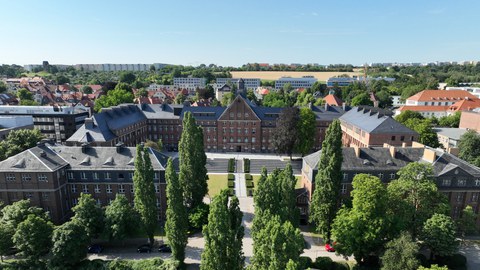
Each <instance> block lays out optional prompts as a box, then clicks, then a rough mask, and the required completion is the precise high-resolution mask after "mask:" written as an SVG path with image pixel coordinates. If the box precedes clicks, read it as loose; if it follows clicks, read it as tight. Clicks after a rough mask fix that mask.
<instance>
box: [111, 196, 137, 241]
mask: <svg viewBox="0 0 480 270" xmlns="http://www.w3.org/2000/svg"><path fill="white" fill-rule="evenodd" d="M136 217H137V213H136V212H135V210H134V209H133V208H132V206H131V205H130V202H129V201H128V199H127V197H125V195H124V194H117V195H116V197H115V200H113V201H112V202H111V203H110V204H109V205H108V206H107V207H106V208H105V228H104V232H105V235H106V236H107V237H108V239H109V240H124V239H125V238H127V237H129V236H131V235H133V233H134V232H135V231H136V227H137V224H138V221H137V218H136Z"/></svg>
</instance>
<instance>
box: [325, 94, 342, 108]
mask: <svg viewBox="0 0 480 270" xmlns="http://www.w3.org/2000/svg"><path fill="white" fill-rule="evenodd" d="M323 100H325V104H327V105H329V106H342V104H343V101H342V100H341V99H340V98H338V97H337V96H335V95H332V94H329V95H326V96H325V97H324V98H323Z"/></svg>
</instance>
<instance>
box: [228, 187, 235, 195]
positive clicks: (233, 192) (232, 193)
mask: <svg viewBox="0 0 480 270" xmlns="http://www.w3.org/2000/svg"><path fill="white" fill-rule="evenodd" d="M228 191H229V194H228V195H229V196H233V195H235V189H233V188H229V189H228Z"/></svg>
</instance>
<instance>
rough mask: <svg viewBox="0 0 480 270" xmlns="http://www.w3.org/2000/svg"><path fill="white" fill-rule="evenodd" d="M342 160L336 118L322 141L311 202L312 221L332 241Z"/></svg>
mask: <svg viewBox="0 0 480 270" xmlns="http://www.w3.org/2000/svg"><path fill="white" fill-rule="evenodd" d="M342 162H343V154H342V129H341V127H340V121H339V120H334V121H333V122H332V123H331V124H330V126H329V127H328V129H327V133H326V136H325V140H324V141H323V143H322V152H321V155H320V161H319V162H318V173H317V175H316V176H315V190H314V191H313V196H312V202H311V204H310V205H311V214H310V221H311V222H313V223H314V224H315V226H316V227H315V229H316V231H317V232H318V233H320V234H321V235H322V237H323V238H324V239H325V240H326V241H330V238H331V226H332V223H333V219H334V218H335V215H336V213H337V210H338V201H339V191H340V185H341V181H342V172H341V169H342Z"/></svg>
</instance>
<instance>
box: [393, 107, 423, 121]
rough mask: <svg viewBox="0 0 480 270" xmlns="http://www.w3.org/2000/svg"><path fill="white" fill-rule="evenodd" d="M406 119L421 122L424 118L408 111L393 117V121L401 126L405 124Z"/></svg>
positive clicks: (417, 113)
mask: <svg viewBox="0 0 480 270" xmlns="http://www.w3.org/2000/svg"><path fill="white" fill-rule="evenodd" d="M408 119H419V120H423V119H425V118H424V117H423V116H422V114H421V113H419V112H414V111H409V110H406V111H403V112H401V113H400V114H399V115H397V116H396V117H395V120H397V122H399V123H402V124H405V122H407V120H408Z"/></svg>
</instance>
